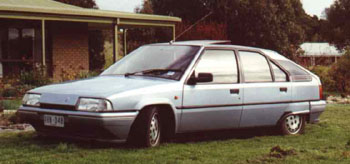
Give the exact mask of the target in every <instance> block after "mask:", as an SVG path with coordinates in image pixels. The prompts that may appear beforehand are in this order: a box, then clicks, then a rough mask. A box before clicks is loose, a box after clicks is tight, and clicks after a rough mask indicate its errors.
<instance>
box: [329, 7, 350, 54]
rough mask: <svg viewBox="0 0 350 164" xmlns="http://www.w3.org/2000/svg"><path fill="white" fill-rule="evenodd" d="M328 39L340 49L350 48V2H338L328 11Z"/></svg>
mask: <svg viewBox="0 0 350 164" xmlns="http://www.w3.org/2000/svg"><path fill="white" fill-rule="evenodd" d="M326 16H327V20H328V21H329V22H328V27H327V28H328V32H327V33H326V37H327V39H328V40H329V41H330V42H331V43H333V44H335V45H336V46H337V47H338V48H339V49H343V48H345V47H346V46H350V30H349V29H350V19H349V18H350V0H336V1H335V2H334V4H333V5H332V6H331V7H330V8H328V9H326Z"/></svg>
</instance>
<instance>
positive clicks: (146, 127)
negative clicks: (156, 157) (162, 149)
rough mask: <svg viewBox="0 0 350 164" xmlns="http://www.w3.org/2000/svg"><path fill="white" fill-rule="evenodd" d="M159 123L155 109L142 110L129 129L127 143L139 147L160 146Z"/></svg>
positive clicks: (158, 116)
mask: <svg viewBox="0 0 350 164" xmlns="http://www.w3.org/2000/svg"><path fill="white" fill-rule="evenodd" d="M160 137H161V122H160V115H159V112H158V110H157V108H155V107H151V108H148V109H144V110H142V111H141V112H140V114H139V116H138V117H137V118H136V120H135V122H134V125H133V126H132V128H131V132H130V136H129V143H130V144H132V145H135V146H141V147H156V146H158V145H159V144H160Z"/></svg>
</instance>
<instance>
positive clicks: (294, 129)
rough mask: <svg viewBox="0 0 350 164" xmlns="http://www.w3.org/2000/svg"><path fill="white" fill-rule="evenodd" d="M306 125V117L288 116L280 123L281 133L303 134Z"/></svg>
mask: <svg viewBox="0 0 350 164" xmlns="http://www.w3.org/2000/svg"><path fill="white" fill-rule="evenodd" d="M305 123H306V122H305V117H304V116H303V115H295V114H287V115H285V116H284V117H283V118H282V120H281V122H280V128H281V132H282V134H283V135H296V134H302V133H303V132H304V128H305Z"/></svg>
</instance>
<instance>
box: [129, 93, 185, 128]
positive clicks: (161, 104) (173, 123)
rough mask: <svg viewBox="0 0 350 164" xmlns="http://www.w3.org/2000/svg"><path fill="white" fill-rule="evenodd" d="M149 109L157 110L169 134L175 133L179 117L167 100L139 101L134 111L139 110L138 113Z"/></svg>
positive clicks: (173, 106)
mask: <svg viewBox="0 0 350 164" xmlns="http://www.w3.org/2000/svg"><path fill="white" fill-rule="evenodd" d="M151 107H156V108H157V109H158V110H159V112H160V114H161V117H163V121H162V122H163V123H164V122H165V123H166V124H167V126H170V127H169V128H170V129H171V133H176V131H177V128H178V123H179V120H180V118H179V115H177V112H176V110H177V109H176V107H175V105H174V104H173V103H172V102H170V101H169V100H167V99H147V100H143V101H140V102H139V103H138V104H137V105H136V108H135V109H136V110H139V113H140V112H142V111H143V110H147V109H149V108H151ZM164 118H166V119H164ZM169 133H170V132H169Z"/></svg>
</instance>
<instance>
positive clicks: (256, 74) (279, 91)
mask: <svg viewBox="0 0 350 164" xmlns="http://www.w3.org/2000/svg"><path fill="white" fill-rule="evenodd" d="M239 57H240V61H241V66H242V74H243V79H244V84H243V90H244V96H243V104H244V106H243V112H242V118H241V123H240V127H255V126H270V125H275V124H277V122H278V120H279V119H280V118H281V116H282V115H283V114H284V111H285V109H286V108H287V107H288V104H289V103H290V101H291V93H292V91H291V83H290V82H289V81H288V76H287V74H286V73H285V72H284V71H283V70H282V69H281V68H279V67H278V66H277V65H276V64H274V63H271V62H270V61H269V60H268V58H267V57H265V56H264V55H262V54H261V53H259V52H251V51H239Z"/></svg>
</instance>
